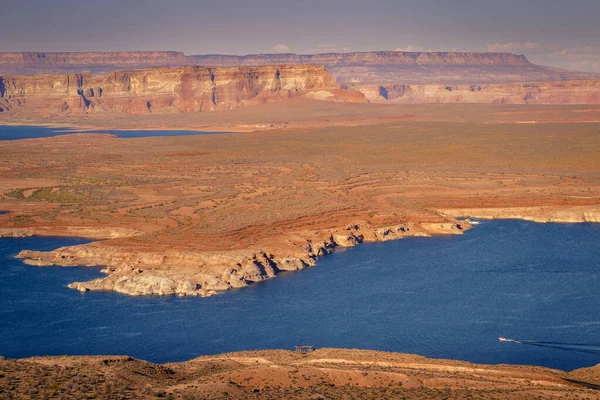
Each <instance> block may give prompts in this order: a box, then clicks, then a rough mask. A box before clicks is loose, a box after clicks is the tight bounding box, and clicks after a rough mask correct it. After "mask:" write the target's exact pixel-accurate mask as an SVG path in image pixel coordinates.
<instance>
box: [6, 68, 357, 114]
mask: <svg viewBox="0 0 600 400" xmlns="http://www.w3.org/2000/svg"><path fill="white" fill-rule="evenodd" d="M302 95H307V96H311V97H313V98H314V97H316V98H319V99H324V100H327V99H331V100H341V101H346V100H349V99H350V100H353V99H352V97H354V98H355V99H354V101H366V100H364V97H363V96H362V94H360V93H359V92H356V91H353V90H352V89H351V90H341V89H340V87H339V85H337V84H336V82H335V80H334V79H333V77H332V76H331V75H330V74H329V73H328V72H327V71H326V70H325V68H324V67H321V66H313V65H302V66H263V67H233V68H205V67H172V68H149V69H138V70H126V71H114V72H111V73H109V74H107V75H104V76H102V77H97V78H96V77H93V76H91V75H88V74H69V75H34V76H0V111H3V112H16V113H19V112H21V111H23V112H30V113H37V114H41V115H45V116H61V115H68V114H71V113H81V112H85V113H94V112H108V113H125V114H144V113H181V112H200V111H214V110H223V109H231V108H236V107H239V106H241V105H246V104H251V103H260V102H269V101H276V100H282V99H290V98H293V97H297V96H302Z"/></svg>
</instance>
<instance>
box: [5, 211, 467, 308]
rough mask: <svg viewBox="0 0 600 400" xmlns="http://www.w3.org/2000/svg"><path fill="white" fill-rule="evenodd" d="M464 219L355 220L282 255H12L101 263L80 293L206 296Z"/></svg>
mask: <svg viewBox="0 0 600 400" xmlns="http://www.w3.org/2000/svg"><path fill="white" fill-rule="evenodd" d="M470 228H471V225H470V224H469V223H468V222H467V221H456V220H448V221H446V222H442V223H421V224H416V223H403V224H398V225H391V226H384V227H377V228H373V227H369V226H366V225H364V224H360V223H355V224H352V225H350V226H348V227H346V228H345V229H341V230H332V231H327V232H319V233H318V234H317V236H318V237H319V238H318V239H311V238H306V239H305V244H304V245H303V246H300V248H298V251H297V252H295V253H292V254H286V255H274V254H272V252H269V251H264V250H258V251H252V250H246V251H229V252H226V251H225V252H177V251H170V252H161V253H153V252H140V251H128V250H123V249H119V248H116V247H112V246H104V245H103V243H102V242H92V243H88V244H84V245H78V246H69V247H61V248H59V249H56V250H53V251H49V252H41V251H31V250H23V251H21V252H20V253H19V254H18V255H17V256H16V257H17V258H22V259H23V261H24V263H26V264H28V265H32V266H38V267H44V266H62V267H70V266H80V265H84V266H95V267H103V269H102V272H103V273H105V274H107V276H105V277H102V278H98V279H95V280H92V281H89V282H73V283H71V284H70V285H69V288H71V289H76V290H79V291H81V292H87V291H94V290H104V291H115V292H118V293H122V294H127V295H131V296H141V295H160V296H166V295H178V296H201V297H210V296H213V295H216V294H219V293H222V292H224V291H227V290H230V289H236V288H241V287H245V286H248V285H250V284H253V283H257V282H261V281H264V280H267V279H272V278H275V277H276V276H277V274H278V273H280V272H282V271H299V270H303V269H305V268H307V267H312V266H315V265H316V262H317V260H318V258H320V257H322V256H324V255H327V254H331V253H333V252H334V251H335V250H336V249H338V248H348V247H354V246H356V245H358V244H360V243H363V242H384V241H389V240H395V239H402V238H404V237H409V236H430V235H439V234H462V232H463V231H464V230H467V229H470Z"/></svg>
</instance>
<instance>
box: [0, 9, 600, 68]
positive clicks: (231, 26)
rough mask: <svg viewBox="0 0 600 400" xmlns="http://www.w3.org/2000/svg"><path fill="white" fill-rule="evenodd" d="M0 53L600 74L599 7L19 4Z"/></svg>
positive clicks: (6, 17)
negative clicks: (521, 61)
mask: <svg viewBox="0 0 600 400" xmlns="http://www.w3.org/2000/svg"><path fill="white" fill-rule="evenodd" d="M8 3H9V4H4V5H3V6H2V23H1V24H0V51H133V50H177V51H183V52H185V53H186V54H210V53H221V54H248V53H273V52H280V53H284V52H295V53H324V52H348V51H369V50H396V49H398V50H406V51H428V50H435V51H494V52H512V53H517V54H525V55H526V56H527V57H528V58H529V59H530V60H531V61H532V62H535V63H539V64H544V65H551V66H556V67H561V68H569V69H575V70H580V71H591V72H600V40H599V39H598V38H600V23H598V16H600V1H598V0H570V1H567V0H527V1H522V0H502V1H500V0H493V1H485V0H461V1H448V0H371V1H364V0H360V1H358V0H291V1H281V0H277V1H275V0H254V1H252V2H247V1H240V0H238V1H234V0H220V1H210V2H207V1H193V0H170V1H164V0H139V1H135V2H134V1H131V0H118V1H117V0H105V1H101V2H100V1H98V2H82V1H73V0H52V1H48V0H20V1H10V2H8Z"/></svg>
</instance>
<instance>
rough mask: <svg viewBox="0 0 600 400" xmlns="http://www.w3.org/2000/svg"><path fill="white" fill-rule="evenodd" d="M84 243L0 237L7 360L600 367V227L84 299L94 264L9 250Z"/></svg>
mask: <svg viewBox="0 0 600 400" xmlns="http://www.w3.org/2000/svg"><path fill="white" fill-rule="evenodd" d="M83 242H85V240H83V239H65V238H25V239H2V240H0V285H1V287H0V354H1V355H3V356H5V357H26V356H33V355H59V354H70V355H79V354H127V355H131V356H134V357H137V358H142V359H146V360H150V361H154V362H167V361H179V360H187V359H190V358H193V357H196V356H199V355H203V354H214V353H221V352H229V351H235V350H246V349H265V348H284V349H286V348H287V349H291V348H293V346H294V345H299V344H310V345H314V346H317V347H350V348H366V349H377V350H386V351H398V352H406V353H417V354H421V355H424V356H428V357H441V358H452V359H462V360H469V361H473V362H482V363H512V364H535V365H544V366H548V367H554V368H560V369H567V370H568V369H574V368H578V367H583V366H589V365H593V364H596V363H600V347H598V345H600V343H599V342H600V335H599V333H600V294H599V291H598V289H599V288H600V246H598V243H600V225H593V224H574V225H566V224H535V223H529V222H524V221H490V222H483V224H481V225H478V226H476V227H475V228H474V229H472V230H470V231H468V232H466V233H465V234H464V235H462V236H452V237H435V238H407V239H404V240H399V241H393V242H387V243H372V244H363V245H361V246H358V247H356V248H354V249H350V250H346V251H340V252H337V253H335V254H333V255H331V256H327V257H324V258H322V259H321V260H320V261H319V263H318V265H317V266H316V267H314V268H310V269H307V270H305V271H302V272H296V273H286V274H281V275H280V276H279V277H278V278H276V279H273V280H270V281H267V282H264V283H260V284H256V285H253V286H251V287H248V288H244V289H241V290H235V291H230V292H227V293H225V294H223V295H219V296H215V297H212V298H205V299H202V298H195V297H194V298H191V297H190V298H179V297H128V296H124V295H119V294H116V293H104V292H88V293H79V292H77V291H74V290H70V289H68V288H67V287H66V286H67V284H68V283H70V282H72V281H81V280H89V279H93V278H95V277H97V276H100V275H101V274H100V273H99V271H98V269H97V268H80V267H76V268H58V267H48V268H37V267H31V266H27V265H24V264H23V263H22V262H21V261H20V260H17V259H14V258H12V256H14V255H15V254H16V253H17V252H18V251H20V250H21V249H25V248H26V249H43V250H49V249H52V248H56V247H59V246H62V245H70V244H77V243H83ZM499 336H506V337H507V338H513V339H526V340H533V341H536V343H530V344H518V343H503V342H499V341H498V337H499ZM543 342H548V343H543ZM571 344H579V345H583V346H573V345H571Z"/></svg>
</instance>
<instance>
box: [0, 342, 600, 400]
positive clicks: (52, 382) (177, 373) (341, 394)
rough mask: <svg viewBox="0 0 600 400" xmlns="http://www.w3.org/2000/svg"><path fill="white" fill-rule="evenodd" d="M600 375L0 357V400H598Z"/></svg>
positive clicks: (409, 361)
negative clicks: (165, 399)
mask: <svg viewBox="0 0 600 400" xmlns="http://www.w3.org/2000/svg"><path fill="white" fill-rule="evenodd" d="M598 376H599V367H598V366H596V367H591V368H582V369H579V370H576V371H572V372H564V371H559V370H553V369H549V368H542V367H528V366H518V365H512V366H509V365H482V364H473V363H468V362H463V361H455V360H441V359H428V358H425V357H421V356H416V355H410V354H401V353H387V352H378V351H368V350H345V349H330V348H324V349H318V350H316V351H313V352H310V353H307V354H302V353H298V352H291V351H285V350H266V351H246V352H238V353H228V354H220V355H214V356H204V357H199V358H195V359H192V360H189V361H185V362H179V363H168V364H153V363H150V362H147V361H142V360H137V359H134V358H131V357H125V356H85V357H34V358H28V359H21V360H11V359H4V358H0V397H1V396H3V395H5V396H6V398H23V399H27V398H44V397H50V398H52V397H58V398H103V399H122V398H136V399H156V398H178V399H192V398H202V399H223V398H236V399H257V398H261V399H282V398H285V399H337V398H343V399H370V398H377V399H379V398H386V399H387V398H402V399H423V398H427V399H466V398H476V399H497V400H501V399H502V400H503V399H565V398H569V399H570V398H580V399H597V398H598V392H597V389H598V388H599V386H598ZM3 389H6V390H7V391H8V390H10V393H8V392H3ZM11 395H12V397H11Z"/></svg>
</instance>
